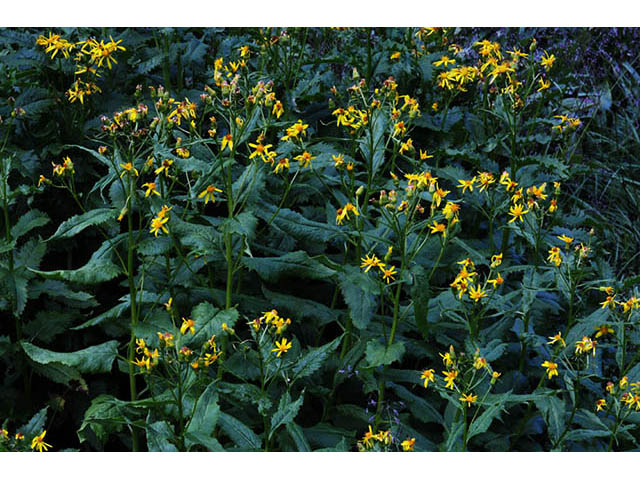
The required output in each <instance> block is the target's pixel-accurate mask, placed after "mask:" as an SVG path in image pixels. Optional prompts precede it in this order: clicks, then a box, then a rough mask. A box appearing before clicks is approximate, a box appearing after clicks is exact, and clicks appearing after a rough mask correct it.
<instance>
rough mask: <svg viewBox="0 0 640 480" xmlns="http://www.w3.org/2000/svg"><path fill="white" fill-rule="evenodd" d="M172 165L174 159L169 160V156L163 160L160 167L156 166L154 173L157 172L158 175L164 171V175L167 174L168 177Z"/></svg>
mask: <svg viewBox="0 0 640 480" xmlns="http://www.w3.org/2000/svg"><path fill="white" fill-rule="evenodd" d="M171 165H173V160H169V159H168V158H165V159H164V160H163V161H162V164H161V165H160V166H159V167H158V168H156V169H155V170H154V173H155V174H156V175H159V174H161V173H162V172H164V176H165V177H168V176H169V167H170V166H171Z"/></svg>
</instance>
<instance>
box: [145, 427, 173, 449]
mask: <svg viewBox="0 0 640 480" xmlns="http://www.w3.org/2000/svg"><path fill="white" fill-rule="evenodd" d="M147 422H148V419H147ZM146 432H147V448H148V449H149V451H150V452H177V451H178V449H177V448H176V446H175V445H174V444H173V443H171V442H170V441H169V440H170V439H172V438H173V436H174V434H173V431H172V430H171V427H169V425H168V424H167V422H165V421H159V422H154V423H151V424H149V423H147V426H146Z"/></svg>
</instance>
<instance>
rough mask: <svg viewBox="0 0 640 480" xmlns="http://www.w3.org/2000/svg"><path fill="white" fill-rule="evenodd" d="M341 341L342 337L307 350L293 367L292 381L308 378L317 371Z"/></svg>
mask: <svg viewBox="0 0 640 480" xmlns="http://www.w3.org/2000/svg"><path fill="white" fill-rule="evenodd" d="M341 340H342V335H340V336H339V337H338V338H336V339H334V340H332V341H331V342H329V343H326V344H324V345H322V346H321V347H317V348H310V349H308V350H307V351H306V352H305V353H304V355H302V356H301V357H300V359H299V360H298V361H297V362H296V364H295V365H294V367H293V379H292V381H295V380H299V379H301V378H305V377H308V376H309V375H311V374H312V373H314V372H315V371H316V370H318V369H319V368H320V367H321V366H322V362H324V360H325V359H326V358H327V356H328V355H329V354H330V353H331V352H332V351H333V350H335V349H336V348H337V347H338V345H339V344H340V341H341Z"/></svg>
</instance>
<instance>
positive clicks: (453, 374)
mask: <svg viewBox="0 0 640 480" xmlns="http://www.w3.org/2000/svg"><path fill="white" fill-rule="evenodd" d="M442 374H443V375H444V379H445V381H446V382H447V384H446V385H445V386H446V387H447V388H450V389H451V390H453V386H454V385H453V382H454V381H455V379H456V378H457V377H458V372H457V370H451V371H450V372H449V371H443V372H442Z"/></svg>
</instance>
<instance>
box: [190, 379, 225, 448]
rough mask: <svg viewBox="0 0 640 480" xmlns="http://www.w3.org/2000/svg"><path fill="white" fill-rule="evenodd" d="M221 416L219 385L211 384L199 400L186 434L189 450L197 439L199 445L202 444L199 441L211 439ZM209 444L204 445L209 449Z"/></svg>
mask: <svg viewBox="0 0 640 480" xmlns="http://www.w3.org/2000/svg"><path fill="white" fill-rule="evenodd" d="M219 414H220V406H219V405H218V392H217V385H216V384H215V383H210V384H209V385H208V386H207V388H206V389H205V391H204V392H202V394H201V395H200V397H199V398H198V402H197V403H196V409H195V411H194V412H193V417H191V420H190V421H189V425H187V429H186V432H185V433H186V434H187V435H188V436H187V438H186V442H185V444H186V447H187V448H190V447H191V446H193V444H194V440H196V439H198V441H197V443H200V440H199V439H203V438H210V437H211V434H212V433H213V430H214V429H215V428H216V423H217V422H218V415H219ZM208 443H209V442H207V444H208ZM207 444H204V446H205V447H207V446H208V445H207Z"/></svg>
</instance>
